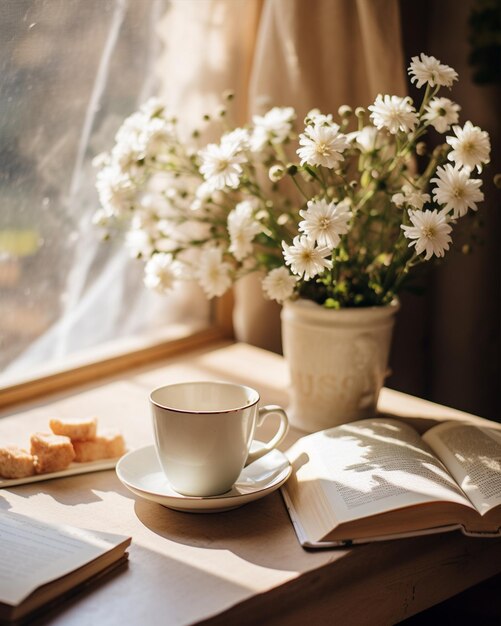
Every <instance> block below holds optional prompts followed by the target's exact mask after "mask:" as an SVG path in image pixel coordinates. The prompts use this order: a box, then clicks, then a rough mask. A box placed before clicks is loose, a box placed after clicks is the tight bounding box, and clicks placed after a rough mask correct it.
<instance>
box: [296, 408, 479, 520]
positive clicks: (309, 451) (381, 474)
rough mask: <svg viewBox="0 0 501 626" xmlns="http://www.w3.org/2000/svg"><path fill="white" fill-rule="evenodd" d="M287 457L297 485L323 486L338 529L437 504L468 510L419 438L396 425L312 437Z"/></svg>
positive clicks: (350, 427) (375, 423)
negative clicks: (373, 517)
mask: <svg viewBox="0 0 501 626" xmlns="http://www.w3.org/2000/svg"><path fill="white" fill-rule="evenodd" d="M290 453H291V457H292V458H291V461H292V463H293V466H294V464H296V465H295V469H296V476H297V481H298V483H301V482H306V481H320V482H321V484H322V491H323V493H324V494H325V496H326V499H327V501H328V503H329V507H330V509H331V510H332V512H333V513H334V515H335V518H336V522H337V523H343V522H349V521H351V520H355V519H359V518H363V517H366V516H371V515H376V514H378V513H383V512H386V511H391V510H393V509H398V508H402V507H405V506H410V505H417V504H422V503H427V502H433V501H437V500H439V501H449V502H456V503H459V504H462V505H464V506H467V507H469V508H472V506H471V504H470V503H469V502H468V500H467V499H466V498H465V496H464V494H463V493H462V492H461V490H460V489H459V488H458V486H457V485H456V483H455V482H454V480H453V479H452V477H451V476H450V475H449V474H448V473H447V471H446V469H445V468H444V466H443V465H442V463H441V462H440V461H438V459H436V458H435V456H434V455H433V454H432V452H431V450H430V449H429V448H428V446H427V445H426V444H425V443H423V441H422V440H421V437H420V436H419V434H418V433H417V432H416V431H415V430H414V429H413V428H411V427H410V426H408V425H407V424H404V423H402V422H399V421H397V420H392V419H381V418H376V419H372V420H371V419H369V420H361V421H358V422H352V423H350V424H344V425H342V426H337V427H335V428H332V429H329V430H326V431H321V432H318V433H314V434H313V435H308V436H306V437H304V438H303V439H301V440H299V441H298V442H297V443H296V444H295V445H294V446H293V447H292V449H291V451H290ZM298 488H299V489H300V485H299V487H298Z"/></svg>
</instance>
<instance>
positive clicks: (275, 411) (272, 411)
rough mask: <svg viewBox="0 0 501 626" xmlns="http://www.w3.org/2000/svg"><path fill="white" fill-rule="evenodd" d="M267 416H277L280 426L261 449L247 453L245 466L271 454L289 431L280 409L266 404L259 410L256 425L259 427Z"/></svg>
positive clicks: (284, 413)
mask: <svg viewBox="0 0 501 626" xmlns="http://www.w3.org/2000/svg"><path fill="white" fill-rule="evenodd" d="M269 415H278V416H279V417H280V425H279V427H278V430H277V432H276V433H275V436H274V437H273V438H272V439H270V441H268V442H267V443H266V444H265V445H264V446H263V447H262V448H260V449H259V450H256V451H255V452H249V456H248V457H247V461H246V462H245V465H249V463H252V462H253V461H257V459H260V458H261V457H262V456H264V455H265V454H268V452H271V450H273V449H274V448H276V447H277V446H278V445H279V444H280V443H281V442H282V441H283V440H284V438H285V435H286V434H287V431H288V430H289V420H288V419H287V413H286V412H285V411H284V410H283V409H282V407H280V406H277V405H276V404H268V405H267V406H263V407H261V408H260V409H259V414H258V418H257V425H258V426H261V424H262V423H263V422H264V420H265V419H266V418H267V417H268V416H269Z"/></svg>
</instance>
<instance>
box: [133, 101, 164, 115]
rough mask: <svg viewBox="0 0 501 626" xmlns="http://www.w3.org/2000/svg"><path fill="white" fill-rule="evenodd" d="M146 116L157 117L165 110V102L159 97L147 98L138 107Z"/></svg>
mask: <svg viewBox="0 0 501 626" xmlns="http://www.w3.org/2000/svg"><path fill="white" fill-rule="evenodd" d="M139 110H140V111H141V113H144V115H146V116H147V117H157V116H159V115H163V114H164V112H165V102H162V100H160V98H149V99H148V100H146V102H145V103H144V104H142V105H141V108H140V109H139Z"/></svg>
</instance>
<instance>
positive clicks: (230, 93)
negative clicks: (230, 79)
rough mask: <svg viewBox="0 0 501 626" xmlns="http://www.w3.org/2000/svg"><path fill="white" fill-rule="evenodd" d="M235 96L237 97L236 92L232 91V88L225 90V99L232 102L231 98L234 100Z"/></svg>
mask: <svg viewBox="0 0 501 626" xmlns="http://www.w3.org/2000/svg"><path fill="white" fill-rule="evenodd" d="M234 97H235V92H234V91H232V90H231V89H226V91H223V100H226V101H227V102H230V101H231V100H233V98H234Z"/></svg>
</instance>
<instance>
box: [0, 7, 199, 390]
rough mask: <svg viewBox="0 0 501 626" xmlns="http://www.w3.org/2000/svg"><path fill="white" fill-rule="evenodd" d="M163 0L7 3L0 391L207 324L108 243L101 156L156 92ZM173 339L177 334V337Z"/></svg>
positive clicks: (2, 78) (2, 29)
mask: <svg viewBox="0 0 501 626" xmlns="http://www.w3.org/2000/svg"><path fill="white" fill-rule="evenodd" d="M166 10H168V2H167V1H166V0H85V1H83V0H2V2H1V3H0V42H1V44H0V45H1V48H2V51H1V52H2V53H1V57H0V58H1V61H0V64H1V72H0V143H1V150H0V194H1V195H0V197H1V211H0V386H2V385H4V384H7V383H8V382H10V381H11V380H16V378H17V377H18V376H19V377H25V376H26V375H27V374H29V373H30V372H31V370H32V369H36V368H38V367H40V366H42V365H44V366H46V365H48V364H54V365H57V364H61V363H63V364H64V362H65V359H67V358H68V357H69V356H70V355H75V354H79V353H81V352H82V351H83V352H85V351H88V350H89V349H92V348H93V347H95V346H98V345H101V346H102V345H103V344H108V342H113V341H115V340H118V339H120V338H125V337H131V336H137V335H138V334H141V333H146V334H148V333H153V332H154V331H155V330H156V329H162V328H164V329H165V328H169V329H170V330H172V329H174V334H175V329H176V328H177V327H178V326H179V329H180V332H183V329H184V332H185V331H186V328H187V327H189V328H191V329H195V328H196V329H198V328H201V327H204V326H207V324H208V320H209V309H208V305H207V303H206V302H204V301H201V302H200V303H199V304H197V306H193V304H192V301H191V300H190V296H189V294H186V293H183V290H182V289H180V290H179V291H177V292H174V293H173V294H172V296H171V297H166V296H160V295H157V294H153V293H151V292H148V290H146V288H145V287H144V286H143V283H142V276H143V268H142V264H141V263H140V262H138V261H135V260H134V259H130V258H128V254H127V252H126V251H125V249H124V246H123V243H122V242H121V241H113V242H106V243H103V242H101V241H100V240H99V233H98V230H97V228H96V227H95V226H94V225H93V224H92V215H93V213H94V211H95V210H96V208H97V203H98V199H97V193H96V190H95V186H94V183H95V172H94V169H93V168H92V165H91V161H92V158H93V157H94V156H95V155H96V154H98V153H99V152H102V151H104V150H108V149H109V148H110V147H111V146H112V144H113V137H114V134H115V132H116V130H117V128H118V127H119V125H120V123H121V121H122V120H123V118H124V117H125V116H127V115H129V114H130V113H131V112H133V111H134V110H135V109H136V108H137V106H138V105H139V104H140V103H141V102H142V101H144V100H145V99H146V98H147V97H149V96H151V95H154V94H155V89H156V87H157V85H158V80H159V78H161V77H159V72H158V67H157V65H158V63H157V61H158V58H159V52H160V51H161V49H162V46H163V43H162V42H161V41H160V38H159V36H158V34H157V32H156V27H157V25H158V23H159V20H160V19H161V17H162V16H163V15H164V13H165V11H166ZM169 336H170V335H169Z"/></svg>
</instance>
